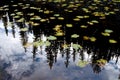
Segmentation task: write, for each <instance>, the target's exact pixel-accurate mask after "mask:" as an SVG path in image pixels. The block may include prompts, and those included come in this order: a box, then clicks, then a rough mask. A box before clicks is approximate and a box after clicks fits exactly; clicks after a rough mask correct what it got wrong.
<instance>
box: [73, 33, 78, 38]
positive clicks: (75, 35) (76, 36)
mask: <svg viewBox="0 0 120 80" xmlns="http://www.w3.org/2000/svg"><path fill="white" fill-rule="evenodd" d="M78 37H79V35H78V34H73V35H71V38H78Z"/></svg>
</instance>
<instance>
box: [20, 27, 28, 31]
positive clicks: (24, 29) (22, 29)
mask: <svg viewBox="0 0 120 80" xmlns="http://www.w3.org/2000/svg"><path fill="white" fill-rule="evenodd" d="M20 31H28V28H21V29H20Z"/></svg>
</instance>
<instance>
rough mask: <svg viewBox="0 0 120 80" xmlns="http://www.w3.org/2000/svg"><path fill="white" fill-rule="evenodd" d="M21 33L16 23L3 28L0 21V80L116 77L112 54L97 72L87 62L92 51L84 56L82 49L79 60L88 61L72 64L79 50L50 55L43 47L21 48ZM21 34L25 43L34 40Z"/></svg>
mask: <svg viewBox="0 0 120 80" xmlns="http://www.w3.org/2000/svg"><path fill="white" fill-rule="evenodd" d="M7 17H8V16H7ZM8 19H9V18H8ZM7 22H8V23H9V21H7ZM21 35H22V33H21V32H20V28H19V27H18V25H16V23H14V28H12V27H11V26H10V25H8V24H7V29H6V27H5V21H4V20H3V19H1V20H0V71H1V72H0V80H118V76H119V74H120V71H119V70H120V66H119V65H120V59H118V62H117V64H115V63H116V57H113V59H110V61H109V62H108V63H107V64H105V65H104V68H103V69H102V70H101V72H99V73H95V71H94V69H93V67H92V63H91V59H92V55H93V54H90V55H89V56H88V54H87V51H86V50H83V54H84V57H83V60H84V61H89V62H90V63H89V64H87V65H86V66H85V67H79V66H77V65H76V64H77V63H78V62H79V60H80V58H81V56H80V54H82V53H81V52H76V53H73V52H71V53H68V54H67V53H66V52H63V51H61V52H59V51H58V52H57V53H56V55H54V57H53V55H51V54H50V53H49V52H47V51H45V47H44V46H43V47H42V48H41V47H38V49H37V50H36V49H35V47H33V46H32V45H31V46H29V47H27V48H26V47H24V46H23V45H24V40H23V39H22V37H21ZM24 35H27V39H26V36H25V38H24V39H26V40H27V42H28V43H32V42H33V41H34V39H35V36H34V35H33V34H32V33H30V32H25V34H24ZM43 35H44V34H43ZM34 51H35V53H34ZM93 66H94V65H93ZM1 75H2V76H1ZM7 76H9V77H7Z"/></svg>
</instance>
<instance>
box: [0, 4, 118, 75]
mask: <svg viewBox="0 0 120 80" xmlns="http://www.w3.org/2000/svg"><path fill="white" fill-rule="evenodd" d="M13 4H15V3H13ZM13 4H12V3H11V4H10V5H9V6H8V8H9V9H10V10H6V11H4V10H3V11H1V12H2V14H0V15H1V16H2V22H3V25H4V29H5V33H6V35H7V36H8V35H9V34H8V28H9V27H8V26H10V27H11V28H12V30H11V31H12V35H13V37H14V38H15V32H16V30H15V27H19V29H20V30H21V29H22V28H27V29H28V30H26V31H20V32H19V33H20V39H21V44H22V45H23V47H24V49H25V51H26V48H27V47H25V45H26V44H28V43H29V42H28V40H29V39H28V38H29V37H28V35H29V34H33V36H34V38H33V42H36V41H41V40H42V41H43V37H42V36H43V35H44V38H45V37H48V36H49V35H54V33H55V31H54V30H53V29H52V28H54V26H56V25H59V24H61V25H62V26H65V25H66V23H69V22H71V23H72V24H74V26H76V27H75V28H71V29H70V28H67V27H62V30H63V32H64V33H65V35H64V36H62V37H61V36H59V37H57V40H54V41H52V40H51V41H50V42H51V45H50V46H44V45H43V46H34V45H33V44H32V46H33V50H32V52H33V60H34V59H35V58H36V54H38V53H37V51H38V50H41V54H43V53H42V50H45V52H46V58H47V62H48V65H49V67H50V69H52V67H53V64H55V63H56V62H57V56H58V54H61V56H62V57H63V58H65V61H64V64H65V66H66V68H67V67H68V66H69V64H70V58H72V59H73V61H74V62H75V61H76V55H77V54H79V57H80V60H82V61H84V60H85V53H87V55H88V58H87V59H90V63H89V64H91V66H92V68H93V71H94V72H95V73H99V72H100V71H101V70H102V69H103V67H104V65H105V64H101V63H98V62H97V60H99V59H104V60H106V61H107V62H109V60H111V59H112V58H114V57H116V63H117V61H118V58H119V56H120V49H119V46H120V45H119V43H118V44H109V43H105V42H104V39H105V40H106V38H103V37H101V36H100V35H99V34H98V33H97V32H96V31H98V32H100V31H103V30H104V29H102V28H101V27H100V26H103V28H104V27H106V25H107V26H110V25H111V24H112V23H107V20H108V19H109V17H108V19H106V20H104V21H101V23H99V24H96V25H95V26H93V28H90V29H87V31H85V30H83V29H82V30H81V29H80V28H79V27H78V26H80V25H81V23H77V22H75V23H74V22H72V20H71V17H72V16H71V15H72V14H73V16H75V15H77V14H78V13H77V12H76V11H75V13H71V14H69V13H65V12H64V11H63V8H62V9H58V10H56V9H55V10H54V12H55V13H58V12H59V10H60V11H61V12H60V13H61V15H62V16H64V17H65V18H66V22H65V20H63V21H59V20H57V19H55V20H52V19H51V20H50V21H48V18H49V17H51V15H54V14H53V13H51V14H43V13H39V12H38V11H40V9H41V8H43V11H44V10H46V9H50V10H51V9H52V8H51V7H52V6H53V5H50V4H49V5H44V4H42V5H41V6H36V7H37V9H30V8H29V7H27V8H25V9H23V7H22V6H23V5H19V6H17V7H15V6H12V5H13ZM23 4H25V3H23ZM51 4H52V3H51ZM84 4H85V3H84ZM54 5H56V4H54ZM30 6H31V8H34V7H32V6H35V5H34V4H32V3H31V4H30ZM56 8H59V7H56ZM22 9H23V10H22ZM21 10H22V14H21V15H19V17H20V18H23V17H24V19H23V21H20V22H18V20H19V19H20V18H15V16H11V15H10V14H13V13H14V14H15V15H16V13H15V12H16V11H17V12H19V11H21ZM31 12H34V15H37V16H39V17H40V18H43V19H45V20H46V21H43V22H40V20H39V19H33V20H31V15H32V14H31V15H28V14H29V13H31ZM82 13H83V12H82ZM34 15H33V16H34ZM88 15H90V16H92V15H91V14H88ZM16 16H17V15H16ZM92 17H93V19H95V18H97V17H94V16H92ZM110 19H112V17H110ZM86 20H89V19H85V20H83V22H84V21H86ZM35 23H40V24H36V25H35ZM112 25H113V27H114V26H118V23H117V24H116V25H115V24H112ZM90 27H91V26H90ZM94 27H98V28H94ZM110 27H112V26H110ZM98 29H100V30H98ZM62 30H61V32H62ZM84 31H85V32H84ZM116 31H117V30H116ZM73 33H78V34H80V35H81V36H84V35H90V34H91V35H95V34H96V35H95V36H97V37H98V38H99V37H100V38H99V40H98V42H95V43H94V42H93V43H92V42H88V41H85V40H83V39H82V38H79V39H71V35H72V34H73ZM116 34H118V33H116ZM116 34H115V38H116V37H118V36H119V34H118V36H116ZM117 39H118V38H117ZM100 42H103V43H102V44H101V43H100ZM71 43H77V44H81V45H82V46H83V48H82V49H78V50H75V49H73V50H71V49H70V46H69V48H67V49H64V48H63V47H62V44H71ZM30 46H31V45H30ZM28 47H29V46H28ZM38 48H39V49H38ZM86 51H87V52H86ZM90 56H92V57H90Z"/></svg>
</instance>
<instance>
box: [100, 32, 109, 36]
mask: <svg viewBox="0 0 120 80" xmlns="http://www.w3.org/2000/svg"><path fill="white" fill-rule="evenodd" d="M101 34H102V35H103V36H110V34H109V33H104V32H102V33H101Z"/></svg>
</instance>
